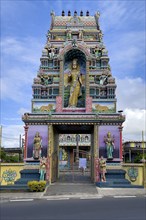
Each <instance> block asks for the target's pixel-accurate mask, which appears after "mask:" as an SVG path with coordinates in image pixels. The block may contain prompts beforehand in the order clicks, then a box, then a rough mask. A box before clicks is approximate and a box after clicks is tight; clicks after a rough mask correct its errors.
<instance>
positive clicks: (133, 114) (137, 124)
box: [123, 108, 146, 141]
mask: <svg viewBox="0 0 146 220" xmlns="http://www.w3.org/2000/svg"><path fill="white" fill-rule="evenodd" d="M124 114H125V115H126V121H125V122H124V129H123V139H124V141H131V140H133V141H142V131H144V135H145V138H144V139H145V140H146V124H145V123H146V110H144V109H142V110H140V109H129V108H126V109H125V110H124Z"/></svg>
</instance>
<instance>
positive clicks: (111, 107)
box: [92, 102, 116, 113]
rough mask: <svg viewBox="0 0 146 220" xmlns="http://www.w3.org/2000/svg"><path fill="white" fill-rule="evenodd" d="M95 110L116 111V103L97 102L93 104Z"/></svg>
mask: <svg viewBox="0 0 146 220" xmlns="http://www.w3.org/2000/svg"><path fill="white" fill-rule="evenodd" d="M92 111H93V112H99V113H100V112H108V113H114V112H116V105H115V103H114V102H96V103H93V104H92Z"/></svg>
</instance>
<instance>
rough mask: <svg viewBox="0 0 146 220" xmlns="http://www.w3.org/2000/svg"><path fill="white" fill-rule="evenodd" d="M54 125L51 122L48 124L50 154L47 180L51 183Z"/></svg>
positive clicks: (48, 156)
mask: <svg viewBox="0 0 146 220" xmlns="http://www.w3.org/2000/svg"><path fill="white" fill-rule="evenodd" d="M52 132H53V126H52V125H51V124H49V126H48V155H47V171H46V174H47V175H46V178H47V181H49V183H50V184H51V178H52V152H53V137H52Z"/></svg>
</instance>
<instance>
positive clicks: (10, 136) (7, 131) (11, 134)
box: [2, 125, 24, 147]
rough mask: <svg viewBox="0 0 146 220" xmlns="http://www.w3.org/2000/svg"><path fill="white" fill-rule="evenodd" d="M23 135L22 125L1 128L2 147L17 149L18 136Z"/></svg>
mask: <svg viewBox="0 0 146 220" xmlns="http://www.w3.org/2000/svg"><path fill="white" fill-rule="evenodd" d="M23 134H24V128H23V125H3V126H2V146H3V147H19V144H20V143H19V141H20V135H23Z"/></svg>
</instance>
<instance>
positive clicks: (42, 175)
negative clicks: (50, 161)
mask: <svg viewBox="0 0 146 220" xmlns="http://www.w3.org/2000/svg"><path fill="white" fill-rule="evenodd" d="M39 173H40V180H45V173H46V158H45V157H43V158H41V159H40V169H39Z"/></svg>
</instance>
